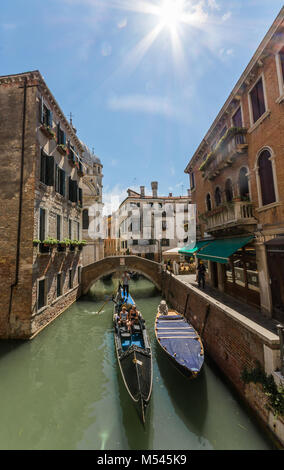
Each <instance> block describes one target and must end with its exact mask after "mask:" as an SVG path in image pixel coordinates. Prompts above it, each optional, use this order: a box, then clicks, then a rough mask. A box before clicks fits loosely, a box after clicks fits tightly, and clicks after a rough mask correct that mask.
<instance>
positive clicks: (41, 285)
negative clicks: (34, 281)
mask: <svg viewBox="0 0 284 470" xmlns="http://www.w3.org/2000/svg"><path fill="white" fill-rule="evenodd" d="M44 306H45V279H42V280H41V281H39V282H38V300H37V308H38V310H39V309H41V308H42V307H44Z"/></svg>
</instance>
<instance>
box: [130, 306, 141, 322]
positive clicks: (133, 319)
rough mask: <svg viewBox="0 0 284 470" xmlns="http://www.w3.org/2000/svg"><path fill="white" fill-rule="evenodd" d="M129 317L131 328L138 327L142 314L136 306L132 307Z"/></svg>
mask: <svg viewBox="0 0 284 470" xmlns="http://www.w3.org/2000/svg"><path fill="white" fill-rule="evenodd" d="M129 317H130V324H131V326H133V325H137V324H138V323H139V318H140V312H139V311H138V310H137V307H136V305H132V308H131V309H130V312H129Z"/></svg>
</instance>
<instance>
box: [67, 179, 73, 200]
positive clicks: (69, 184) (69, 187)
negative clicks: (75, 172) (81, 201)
mask: <svg viewBox="0 0 284 470" xmlns="http://www.w3.org/2000/svg"><path fill="white" fill-rule="evenodd" d="M68 189H69V191H68V199H69V201H72V197H71V193H72V180H71V176H69V178H68Z"/></svg>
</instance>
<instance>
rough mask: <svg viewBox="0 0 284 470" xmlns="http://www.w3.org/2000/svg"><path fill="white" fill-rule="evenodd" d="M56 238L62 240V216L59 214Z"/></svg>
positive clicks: (57, 216)
mask: <svg viewBox="0 0 284 470" xmlns="http://www.w3.org/2000/svg"><path fill="white" fill-rule="evenodd" d="M56 238H57V240H61V216H60V215H59V214H57V215H56Z"/></svg>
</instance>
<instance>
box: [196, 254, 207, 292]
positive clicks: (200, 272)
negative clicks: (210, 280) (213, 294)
mask: <svg viewBox="0 0 284 470" xmlns="http://www.w3.org/2000/svg"><path fill="white" fill-rule="evenodd" d="M205 273H206V267H205V265H204V263H203V261H202V260H200V261H199V263H198V266H197V281H198V287H201V284H202V288H203V289H204V288H205Z"/></svg>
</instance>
